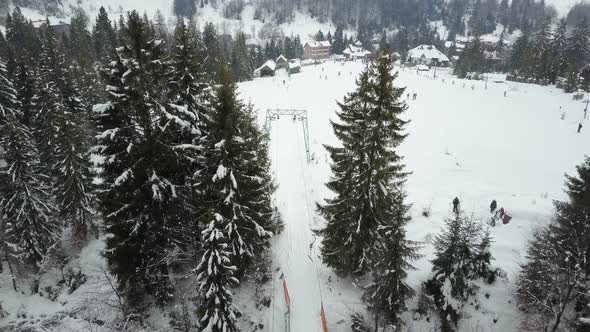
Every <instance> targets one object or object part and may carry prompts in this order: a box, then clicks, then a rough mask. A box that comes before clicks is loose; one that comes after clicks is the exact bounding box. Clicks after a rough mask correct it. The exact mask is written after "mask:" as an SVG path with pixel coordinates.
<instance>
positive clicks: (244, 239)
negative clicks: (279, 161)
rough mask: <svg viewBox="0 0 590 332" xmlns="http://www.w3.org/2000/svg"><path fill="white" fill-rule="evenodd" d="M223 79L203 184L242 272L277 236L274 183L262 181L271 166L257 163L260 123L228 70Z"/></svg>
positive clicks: (206, 197) (203, 173)
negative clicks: (239, 94)
mask: <svg viewBox="0 0 590 332" xmlns="http://www.w3.org/2000/svg"><path fill="white" fill-rule="evenodd" d="M221 79H222V82H223V83H222V85H221V86H220V87H219V88H218V89H217V91H216V96H215V99H214V101H213V114H212V116H211V124H210V126H209V130H210V134H209V142H208V146H207V147H206V155H205V157H206V161H207V166H206V168H205V169H204V170H203V171H202V172H201V174H200V177H201V179H200V180H199V182H200V184H199V185H198V187H199V188H200V189H199V190H200V191H201V192H202V193H203V195H204V198H203V200H204V201H205V206H206V208H207V209H208V210H211V211H213V214H214V215H217V216H221V217H223V218H224V220H225V222H224V225H225V230H224V233H225V234H226V236H227V245H228V248H227V251H228V252H229V253H230V258H231V260H232V263H233V264H234V265H236V266H237V267H238V272H239V273H242V272H244V270H245V269H246V268H247V267H248V266H249V265H250V263H251V261H252V259H253V258H255V253H256V252H257V248H259V245H260V244H261V243H263V242H264V241H267V238H268V237H270V235H271V233H270V231H269V230H268V229H265V226H268V225H269V223H270V221H271V216H272V215H269V214H268V213H267V212H268V211H269V210H270V211H272V209H271V208H270V200H269V197H266V195H268V196H270V194H269V193H267V192H266V191H265V190H266V189H267V188H266V187H265V186H268V184H264V183H261V182H259V181H263V180H265V179H267V178H268V175H267V174H264V172H266V171H267V169H265V167H266V165H264V164H262V165H260V166H259V165H256V163H257V162H258V161H257V158H258V150H257V149H259V147H257V146H255V144H253V142H252V141H251V140H252V139H257V137H250V135H252V134H253V130H254V129H253V128H254V126H255V124H254V123H252V121H253V118H252V117H251V116H249V115H248V109H247V108H246V107H244V105H243V104H242V103H241V102H240V101H239V100H238V99H237V92H236V85H235V84H234V83H233V78H232V76H231V73H230V72H229V69H228V68H223V69H222V71H221ZM262 162H264V160H263V161H262ZM257 167H262V168H257ZM260 200H262V201H260ZM267 205H268V206H267ZM205 215H208V214H205ZM209 215H210V214H209ZM203 223H204V224H206V221H204V222H203Z"/></svg>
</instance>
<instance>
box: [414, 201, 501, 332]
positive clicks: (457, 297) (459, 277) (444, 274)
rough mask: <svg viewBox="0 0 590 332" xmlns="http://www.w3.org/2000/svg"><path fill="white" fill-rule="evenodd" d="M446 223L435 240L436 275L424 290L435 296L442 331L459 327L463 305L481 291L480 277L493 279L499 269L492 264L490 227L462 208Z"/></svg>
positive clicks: (425, 285) (428, 281) (434, 265)
mask: <svg viewBox="0 0 590 332" xmlns="http://www.w3.org/2000/svg"><path fill="white" fill-rule="evenodd" d="M445 225H446V227H445V228H444V229H443V230H442V232H441V233H440V234H439V235H437V236H436V238H435V240H434V248H435V259H434V260H433V261H432V265H433V268H432V271H433V275H432V277H431V278H430V279H429V280H427V281H426V282H425V283H424V292H425V294H426V295H428V296H429V297H432V302H433V305H434V309H435V310H436V311H437V312H438V314H439V316H440V320H441V323H442V325H441V328H442V331H455V330H456V328H457V323H458V322H459V319H460V318H461V313H462V309H463V307H464V306H465V304H466V303H467V301H468V299H469V298H470V297H471V296H473V295H475V294H476V293H477V291H478V286H477V285H476V281H477V280H481V279H483V280H485V281H486V282H488V283H492V282H493V281H494V280H495V273H494V272H493V271H492V270H491V268H490V261H491V260H492V256H491V254H490V251H489V249H490V244H491V238H490V234H489V231H483V230H482V225H481V224H480V223H479V222H478V221H476V220H475V219H474V218H473V216H466V215H465V214H464V213H463V211H461V210H458V211H457V213H454V214H453V216H451V217H450V218H447V219H446V220H445Z"/></svg>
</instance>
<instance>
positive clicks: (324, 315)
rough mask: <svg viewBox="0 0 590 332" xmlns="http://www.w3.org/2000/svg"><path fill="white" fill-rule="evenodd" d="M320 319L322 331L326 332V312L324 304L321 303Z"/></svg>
mask: <svg viewBox="0 0 590 332" xmlns="http://www.w3.org/2000/svg"><path fill="white" fill-rule="evenodd" d="M320 317H321V318H322V331H323V332H328V323H327V322H326V312H325V311H324V303H323V302H322V309H321V311H320Z"/></svg>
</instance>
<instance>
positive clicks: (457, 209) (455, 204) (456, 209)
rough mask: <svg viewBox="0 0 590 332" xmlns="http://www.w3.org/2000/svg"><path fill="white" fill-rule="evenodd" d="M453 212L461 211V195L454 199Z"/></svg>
mask: <svg viewBox="0 0 590 332" xmlns="http://www.w3.org/2000/svg"><path fill="white" fill-rule="evenodd" d="M453 212H455V213H459V197H455V199H454V200H453Z"/></svg>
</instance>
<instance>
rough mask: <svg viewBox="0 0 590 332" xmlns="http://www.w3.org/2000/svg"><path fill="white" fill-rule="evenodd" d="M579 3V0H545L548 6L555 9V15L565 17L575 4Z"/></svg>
mask: <svg viewBox="0 0 590 332" xmlns="http://www.w3.org/2000/svg"><path fill="white" fill-rule="evenodd" d="M579 2H581V1H580V0H546V1H545V3H546V4H548V5H553V6H554V7H555V9H557V13H558V14H559V15H561V16H565V15H567V13H568V12H569V11H570V9H571V8H572V7H573V6H574V5H575V4H577V3H579Z"/></svg>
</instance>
